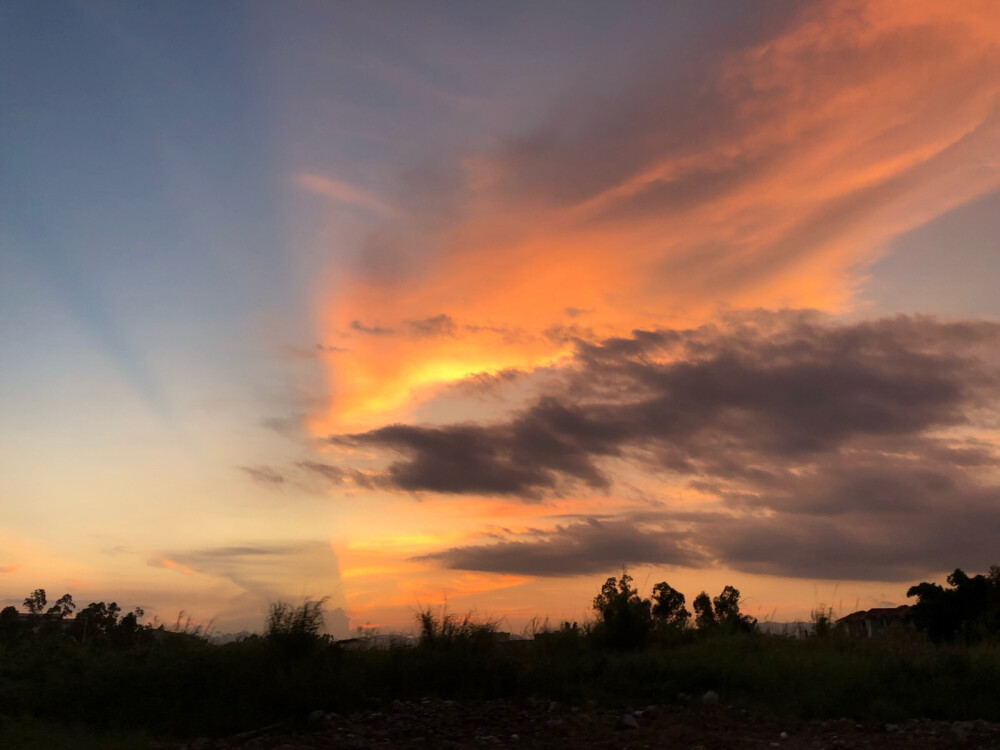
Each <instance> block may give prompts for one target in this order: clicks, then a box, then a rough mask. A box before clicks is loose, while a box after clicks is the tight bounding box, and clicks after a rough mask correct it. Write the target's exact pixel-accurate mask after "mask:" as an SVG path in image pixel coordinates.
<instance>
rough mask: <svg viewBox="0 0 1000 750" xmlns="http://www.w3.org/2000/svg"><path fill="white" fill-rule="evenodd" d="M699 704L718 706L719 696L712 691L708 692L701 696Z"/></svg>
mask: <svg viewBox="0 0 1000 750" xmlns="http://www.w3.org/2000/svg"><path fill="white" fill-rule="evenodd" d="M701 702H702V704H703V705H705V706H718V705H719V694H718V693H717V692H715V691H714V690H709V691H708V692H707V693H705V694H704V695H703V696H701Z"/></svg>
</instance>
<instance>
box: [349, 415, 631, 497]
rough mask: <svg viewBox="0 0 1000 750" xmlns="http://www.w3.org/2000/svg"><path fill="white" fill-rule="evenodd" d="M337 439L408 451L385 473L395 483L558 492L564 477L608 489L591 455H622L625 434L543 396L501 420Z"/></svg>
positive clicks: (393, 428)
mask: <svg viewBox="0 0 1000 750" xmlns="http://www.w3.org/2000/svg"><path fill="white" fill-rule="evenodd" d="M595 416H599V415H595ZM332 439H333V440H334V441H335V442H338V443H348V444H356V445H369V446H375V447H381V448H391V449H395V450H399V451H401V452H404V453H406V454H407V455H408V456H409V459H408V460H405V461H397V462H395V463H393V464H391V465H390V466H389V468H388V470H387V472H386V474H385V476H384V479H385V481H386V482H387V483H388V485H389V486H390V487H395V488H397V489H401V490H407V491H420V490H427V491H431V492H447V493H478V494H494V495H522V496H525V497H529V498H536V497H537V496H538V494H539V493H541V492H543V491H546V490H555V489H556V488H557V487H558V486H559V484H560V483H561V481H562V480H563V479H565V478H572V479H574V480H577V481H581V482H583V483H584V484H586V485H588V486H590V487H593V488H605V487H607V486H608V485H609V481H608V478H607V477H606V476H605V475H604V473H603V472H601V471H600V470H599V469H598V468H597V466H596V465H595V464H594V461H593V458H594V457H595V456H600V455H609V456H612V455H618V453H619V444H621V443H622V442H623V440H624V436H623V435H622V434H620V428H619V427H618V426H617V425H614V424H612V423H610V421H599V420H598V419H594V418H593V417H592V416H591V415H588V414H587V413H585V412H584V411H583V410H581V409H579V408H576V407H574V406H572V405H568V404H563V403H561V402H560V401H558V400H557V399H555V398H544V399H542V400H541V401H539V402H538V403H537V404H535V405H534V406H533V407H532V408H531V409H530V410H528V411H527V412H525V413H524V414H522V415H520V416H519V417H517V418H515V419H514V420H513V421H511V422H509V423H506V424H501V425H491V426H482V425H475V424H459V425H449V426H446V427H414V426H410V425H399V424H397V425H390V426H388V427H382V428H380V429H377V430H373V431H371V432H366V433H362V434H356V435H347V436H341V437H335V438H332Z"/></svg>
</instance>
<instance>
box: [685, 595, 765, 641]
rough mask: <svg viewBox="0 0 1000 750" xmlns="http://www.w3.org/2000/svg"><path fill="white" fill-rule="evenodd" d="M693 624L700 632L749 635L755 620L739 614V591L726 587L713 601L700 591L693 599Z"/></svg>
mask: <svg viewBox="0 0 1000 750" xmlns="http://www.w3.org/2000/svg"><path fill="white" fill-rule="evenodd" d="M693 606H694V611H695V624H696V625H697V627H698V630H700V631H702V632H706V633H708V632H714V631H721V632H724V633H749V632H751V631H752V630H753V629H754V627H756V625H757V620H756V619H755V618H753V617H750V616H749V615H744V614H742V613H741V612H740V590H739V589H737V588H734V587H733V586H726V587H725V588H724V589H722V593H721V594H719V595H718V596H717V597H715V599H709V598H708V594H706V593H705V592H704V591H702V592H701V593H700V594H698V596H697V597H695V600H694V603H693Z"/></svg>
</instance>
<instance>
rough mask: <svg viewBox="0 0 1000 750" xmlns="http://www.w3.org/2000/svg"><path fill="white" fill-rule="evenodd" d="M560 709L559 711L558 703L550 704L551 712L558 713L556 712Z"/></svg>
mask: <svg viewBox="0 0 1000 750" xmlns="http://www.w3.org/2000/svg"><path fill="white" fill-rule="evenodd" d="M558 709H559V704H558V703H556V702H555V701H552V702H551V703H550V704H549V711H556V710H558Z"/></svg>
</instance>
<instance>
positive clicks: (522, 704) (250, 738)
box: [151, 699, 1000, 750]
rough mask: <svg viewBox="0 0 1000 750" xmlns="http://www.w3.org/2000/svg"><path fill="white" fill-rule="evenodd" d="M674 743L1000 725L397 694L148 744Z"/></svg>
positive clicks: (295, 747) (743, 743)
mask: <svg viewBox="0 0 1000 750" xmlns="http://www.w3.org/2000/svg"><path fill="white" fill-rule="evenodd" d="M490 747H503V748H608V749H610V748H615V749H616V750H624V749H625V748H628V749H635V750H638V749H640V748H670V750H723V749H726V748H732V749H733V750H737V749H740V750H744V749H745V750H757V749H758V748H761V749H764V748H766V749H767V750H770V749H771V748H781V749H783V750H806V749H808V750H820V749H821V748H825V749H826V750H839V749H841V748H842V749H845V750H846V749H848V748H855V749H857V750H867V749H868V748H888V749H889V750H902V749H903V748H907V749H908V750H911V749H912V750H930V748H935V749H937V748H941V749H943V748H998V749H1000V724H994V723H989V722H985V721H959V722H945V721H930V720H927V719H913V720H909V721H903V722H899V723H898V724H892V723H888V724H887V723H884V722H857V721H854V720H851V719H837V720H833V721H818V720H813V721H803V720H794V719H780V718H775V717H769V716H765V715H761V714H756V713H753V712H750V711H746V710H744V709H738V708H733V707H727V706H724V705H696V706H681V705H670V706H645V707H635V708H630V709H628V710H614V709H609V708H604V707H600V708H599V707H597V706H594V705H589V706H568V705H561V704H558V703H553V702H549V701H538V700H520V701H513V700H492V701H469V700H462V701H448V700H430V699H424V700H422V701H416V702H404V701H396V702H394V703H393V704H392V706H390V707H386V708H385V709H383V710H379V711H366V712H358V713H345V714H337V713H324V712H322V711H314V712H313V714H312V715H311V716H310V717H309V723H308V725H307V726H305V727H303V728H299V729H292V728H290V727H287V726H283V725H275V726H271V727H262V728H260V729H258V730H255V731H251V732H244V733H241V734H238V735H233V736H231V737H226V738H220V739H209V738H200V739H197V740H193V741H190V742H187V743H181V744H178V743H154V745H153V746H152V747H151V750H182V749H185V750H223V749H224V748H225V749H227V750H309V749H310V748H312V750H328V749H330V748H343V749H344V750H360V749H361V748H421V749H424V750H426V749H429V748H448V749H455V750H457V749H458V748H490Z"/></svg>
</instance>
